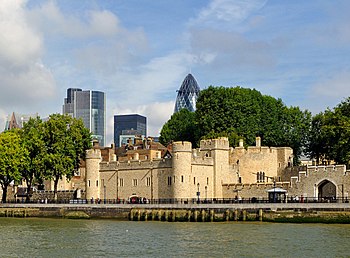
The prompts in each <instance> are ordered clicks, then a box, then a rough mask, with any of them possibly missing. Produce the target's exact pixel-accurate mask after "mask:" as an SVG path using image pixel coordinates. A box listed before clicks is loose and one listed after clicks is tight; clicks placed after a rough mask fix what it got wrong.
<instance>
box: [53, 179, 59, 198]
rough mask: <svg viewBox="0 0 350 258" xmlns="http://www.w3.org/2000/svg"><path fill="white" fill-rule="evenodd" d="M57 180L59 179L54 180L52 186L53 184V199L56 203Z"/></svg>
mask: <svg viewBox="0 0 350 258" xmlns="http://www.w3.org/2000/svg"><path fill="white" fill-rule="evenodd" d="M58 180H59V177H56V178H55V180H54V184H53V198H54V200H55V202H56V203H57V199H58V198H57V197H58V196H57V185H58Z"/></svg>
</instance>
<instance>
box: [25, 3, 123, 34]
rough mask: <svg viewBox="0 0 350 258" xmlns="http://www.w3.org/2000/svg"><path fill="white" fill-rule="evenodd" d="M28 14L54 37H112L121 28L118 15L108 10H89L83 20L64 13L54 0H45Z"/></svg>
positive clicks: (38, 25)
mask: <svg viewBox="0 0 350 258" xmlns="http://www.w3.org/2000/svg"><path fill="white" fill-rule="evenodd" d="M28 15H29V17H30V20H31V22H32V23H34V24H35V25H36V27H38V28H40V30H41V31H43V32H45V33H46V34H49V35H52V36H54V37H62V36H64V37H71V38H86V37H111V36H114V35H116V34H117V33H118V32H119V31H120V30H121V28H120V24H119V19H118V17H117V16H115V15H114V14H113V13H112V12H110V11H108V10H102V11H89V12H87V13H85V14H83V15H85V16H86V20H87V22H83V21H82V19H80V18H79V17H77V16H73V15H71V16H69V15H64V14H63V13H62V12H61V10H60V8H59V7H58V6H57V4H56V2H54V1H48V2H45V3H44V4H43V5H41V6H39V7H36V8H34V9H33V10H31V11H30V12H29V13H28Z"/></svg>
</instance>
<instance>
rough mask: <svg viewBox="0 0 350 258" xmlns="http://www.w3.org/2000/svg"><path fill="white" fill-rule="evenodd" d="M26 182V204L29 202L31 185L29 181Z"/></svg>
mask: <svg viewBox="0 0 350 258" xmlns="http://www.w3.org/2000/svg"><path fill="white" fill-rule="evenodd" d="M26 181H27V196H26V202H30V193H31V188H32V183H31V180H30V182H29V180H26Z"/></svg>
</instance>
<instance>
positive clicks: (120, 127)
mask: <svg viewBox="0 0 350 258" xmlns="http://www.w3.org/2000/svg"><path fill="white" fill-rule="evenodd" d="M123 134H128V135H129V134H134V135H135V134H138V135H140V136H144V137H146V136H147V118H146V117H144V116H141V115H138V114H132V115H115V116H114V144H115V146H116V147H121V142H120V140H121V139H120V136H121V135H123Z"/></svg>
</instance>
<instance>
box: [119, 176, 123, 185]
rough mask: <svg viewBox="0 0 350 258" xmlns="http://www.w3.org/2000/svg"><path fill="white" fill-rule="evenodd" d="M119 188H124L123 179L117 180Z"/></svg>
mask: <svg viewBox="0 0 350 258" xmlns="http://www.w3.org/2000/svg"><path fill="white" fill-rule="evenodd" d="M119 186H124V179H123V178H119Z"/></svg>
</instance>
